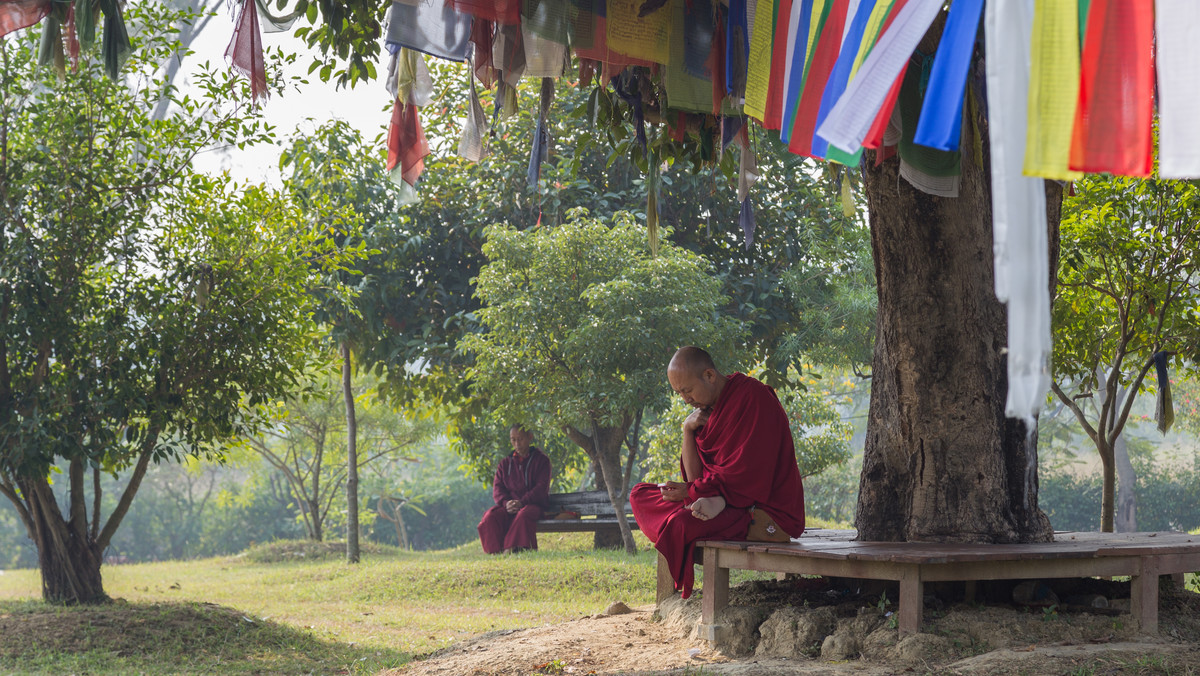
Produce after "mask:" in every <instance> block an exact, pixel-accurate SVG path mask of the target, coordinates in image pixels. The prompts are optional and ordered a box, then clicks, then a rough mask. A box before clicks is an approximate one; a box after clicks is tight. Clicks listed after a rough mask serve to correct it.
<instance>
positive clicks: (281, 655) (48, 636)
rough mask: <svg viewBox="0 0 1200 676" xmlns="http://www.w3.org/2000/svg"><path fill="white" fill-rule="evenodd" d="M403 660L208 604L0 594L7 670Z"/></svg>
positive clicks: (271, 670)
mask: <svg viewBox="0 0 1200 676" xmlns="http://www.w3.org/2000/svg"><path fill="white" fill-rule="evenodd" d="M410 660H411V656H410V655H408V654H406V653H402V652H397V651H390V650H380V649H374V648H373V649H368V648H360V647H356V646H355V645H353V644H345V643H339V642H336V641H329V640H324V639H321V638H318V637H316V636H314V635H313V634H312V633H310V632H308V631H305V630H302V629H296V628H293V627H288V626H286V625H283V624H278V623H275V622H272V621H270V620H264V619H261V618H257V617H249V616H247V615H244V614H243V613H242V612H240V611H238V610H236V609H233V608H229V607H227V606H218V605H215V604H210V603H126V602H123V601H116V602H114V603H109V604H105V605H99V606H73V607H63V606H54V605H49V604H46V603H41V602H35V601H0V672H5V673H9V672H18V673H26V672H34V673H90V674H94V673H146V674H159V673H162V674H179V673H231V674H238V673H253V674H295V673H318V674H321V673H325V674H330V673H375V672H377V671H379V670H381V669H387V668H393V667H397V666H401V665H403V664H405V663H407V662H409V661H410Z"/></svg>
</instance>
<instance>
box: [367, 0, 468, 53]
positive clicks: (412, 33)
mask: <svg viewBox="0 0 1200 676" xmlns="http://www.w3.org/2000/svg"><path fill="white" fill-rule="evenodd" d="M386 42H387V43H388V44H389V45H399V46H400V47H408V48H409V49H415V50H417V51H418V52H424V53H426V54H428V55H430V56H436V57H438V58H440V59H449V60H450V61H466V60H467V57H468V56H469V55H470V53H471V16H470V15H468V14H463V13H461V12H458V11H456V10H455V9H454V7H453V6H452V5H450V4H443V3H441V2H421V3H420V4H416V5H410V4H408V3H405V2H393V3H392V6H391V8H389V9H388V14H387V38H386Z"/></svg>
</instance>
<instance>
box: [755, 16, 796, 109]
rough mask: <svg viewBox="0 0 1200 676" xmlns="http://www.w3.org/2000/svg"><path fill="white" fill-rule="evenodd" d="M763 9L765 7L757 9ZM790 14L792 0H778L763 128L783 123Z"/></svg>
mask: <svg viewBox="0 0 1200 676" xmlns="http://www.w3.org/2000/svg"><path fill="white" fill-rule="evenodd" d="M765 10H766V7H761V8H760V9H759V11H765ZM791 14H792V0H780V2H779V11H778V12H776V14H775V37H774V39H773V40H772V42H771V75H770V80H769V83H768V85H767V109H766V112H765V114H764V115H763V121H762V122H763V128H764V129H779V127H781V126H782V125H783V100H782V99H783V90H784V82H783V79H784V77H785V76H786V71H787V66H786V63H785V62H786V61H787V42H788V17H790V16H791ZM805 39H807V38H805Z"/></svg>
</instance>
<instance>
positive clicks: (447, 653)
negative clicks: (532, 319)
mask: <svg viewBox="0 0 1200 676" xmlns="http://www.w3.org/2000/svg"><path fill="white" fill-rule="evenodd" d="M1013 584H1015V583H1009V584H1007V585H997V586H994V587H991V588H981V589H980V593H979V595H978V596H977V597H976V600H973V601H972V602H970V603H967V602H964V601H962V600H961V599H958V600H955V598H954V597H955V593H954V592H953V590H942V593H940V594H937V595H935V594H931V595H927V596H926V599H925V602H926V610H925V619H926V621H925V624H924V626H923V628H922V632H921V633H919V634H916V635H914V636H909V637H906V638H904V639H900V638H899V635H898V631H897V629H896V628H895V622H894V621H893V617H894V615H891V614H890V611H889V608H891V609H894V605H892V604H890V603H889V602H888V598H892V599H894V598H896V596H895V595H894V592H893V593H892V594H891V595H890V596H889V595H888V592H889V589H887V588H882V589H879V588H876V589H870V590H863V589H861V588H859V589H850V588H849V586H852V585H853V582H852V581H851V582H850V584H849V585H848V584H847V581H833V582H831V583H830V582H824V581H813V580H792V581H780V582H775V581H770V582H753V583H747V584H745V585H742V586H740V587H737V588H735V589H734V590H732V593H731V604H730V607H729V608H728V609H726V611H725V612H724V613H723V614H722V615H720V616H718V618H717V620H718V624H719V625H720V627H719V629H717V631H716V639H717V640H716V644H715V647H714V645H713V644H710V643H709V641H707V640H704V639H702V638H701V636H700V635H699V632H698V629H697V624H698V620H699V617H700V600H699V599H698V598H695V597H693V598H692V599H689V600H688V601H680V600H673V601H669V602H667V603H665V604H664V605H663V607H662V608H660V609H659V610H658V611H657V612H656V611H655V609H654V608H653V607H650V606H647V607H641V608H634V609H627V608H624V607H623V604H621V605H620V606H617V607H616V608H610V611H611V612H612V613H613V614H599V615H594V616H590V617H583V618H580V619H578V620H574V621H571V622H565V623H562V624H557V625H550V626H544V627H537V628H532V629H524V630H513V631H502V632H492V633H489V634H485V635H481V636H477V637H475V638H472V639H471V640H469V641H466V642H463V643H459V644H456V645H454V646H451V647H450V648H447V649H445V650H442V651H439V652H438V653H435V654H433V655H430V656H428V657H427V658H426V659H423V660H420V661H417V662H414V663H412V664H410V665H408V666H407V667H405V668H404V669H401V670H398V671H395V672H390V673H392V674H395V675H396V676H424V675H427V674H444V675H454V676H458V675H460V674H464V675H465V674H487V675H504V676H510V675H512V676H516V675H522V676H523V675H526V674H646V675H650V674H680V675H683V674H687V675H689V676H691V675H695V676H699V675H700V674H706V675H707V674H712V675H717V674H738V675H746V676H758V675H763V676H774V675H777V674H778V675H782V674H859V675H862V676H874V675H876V674H900V673H915V674H926V673H932V674H984V675H989V676H990V675H997V674H1072V675H1075V674H1079V675H1083V674H1200V595H1197V594H1194V593H1191V592H1184V591H1180V590H1176V589H1173V588H1168V587H1167V586H1166V585H1164V588H1163V593H1162V597H1161V601H1160V616H1159V623H1160V631H1159V634H1158V635H1157V636H1154V637H1150V636H1146V635H1143V634H1140V633H1139V631H1138V628H1137V626H1136V622H1135V620H1134V619H1133V617H1132V616H1131V615H1130V614H1129V613H1128V612H1123V611H1122V610H1121V607H1122V606H1123V602H1122V600H1121V599H1120V596H1121V594H1122V591H1123V593H1124V595H1125V597H1126V598H1127V597H1128V583H1124V586H1123V590H1122V585H1121V583H1112V582H1105V581H1101V580H1091V581H1086V584H1085V582H1084V581H1077V582H1075V583H1071V584H1073V585H1075V586H1073V587H1066V588H1062V587H1060V588H1058V589H1056V590H1055V591H1058V592H1060V593H1061V594H1062V598H1064V599H1065V598H1068V596H1067V595H1068V594H1071V595H1073V596H1071V598H1074V599H1076V600H1078V599H1079V598H1080V593H1081V592H1082V593H1091V594H1093V598H1094V596H1098V595H1101V594H1099V593H1098V592H1105V593H1107V596H1108V597H1111V599H1112V601H1111V603H1112V605H1113V606H1115V607H1110V608H1102V609H1095V608H1092V607H1083V606H1079V605H1071V604H1068V603H1066V602H1060V603H1058V604H1053V605H1043V606H1040V607H1039V606H1031V605H1028V604H1017V603H1014V602H1013V601H1012V598H1013V597H1012V592H1013ZM1063 584H1066V583H1063ZM1079 585H1085V586H1084V587H1080V586H1079ZM935 591H936V590H935ZM959 595H961V592H960V594H959ZM997 599H1005V600H1004V601H999V600H997Z"/></svg>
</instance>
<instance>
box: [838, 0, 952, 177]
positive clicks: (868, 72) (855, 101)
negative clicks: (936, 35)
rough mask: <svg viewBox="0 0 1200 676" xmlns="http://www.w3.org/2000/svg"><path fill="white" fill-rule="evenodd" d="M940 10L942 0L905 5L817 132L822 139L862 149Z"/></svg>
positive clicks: (852, 149) (912, 0)
mask: <svg viewBox="0 0 1200 676" xmlns="http://www.w3.org/2000/svg"><path fill="white" fill-rule="evenodd" d="M941 8H942V0H909V2H907V3H905V5H904V7H903V8H902V9H900V11H899V12H898V13H897V15H896V19H895V21H893V22H892V25H891V26H889V27H888V29H887V30H886V31H884V33H883V35H882V36H880V38H879V42H878V43H877V44H876V45H875V48H874V49H872V50H871V54H870V55H869V56H867V58H866V60H865V61H863V65H862V67H861V68H859V70H858V75H857V76H856V77H855V78H854V81H853V82H851V83H850V84H849V85H848V86H847V87H846V92H845V93H844V94H842V97H841V98H840V99H838V102H837V103H836V104H835V105H834V107H833V110H831V111H829V117H827V118H826V119H825V122H824V123H823V124H822V125H821V127H820V128H819V129H818V130H817V133H818V134H820V135H821V137H822V138H824V139H825V140H826V141H827V142H829V143H830V144H832V145H835V146H837V147H838V148H841V149H842V150H844V151H846V152H848V153H854V152H857V151H858V149H859V148H860V147H862V142H863V139H864V138H865V137H866V136H867V132H869V131H871V128H872V126H873V124H874V122H875V118H876V117H877V116H878V114H879V111H880V109H881V108H882V107H883V103H884V101H885V100H886V99H887V97H888V94H889V92H890V91H891V87H892V85H893V83H895V81H896V77H897V76H898V75H899V74H900V71H901V69H903V68H904V66H905V65H906V64H907V63H908V57H909V55H910V54H912V53H913V50H915V49H916V48H917V44H918V43H919V42H920V41H921V38H922V37H924V36H925V31H927V30H929V26H930V24H932V23H933V20H934V19H935V18H937V14H938V12H939V11H941Z"/></svg>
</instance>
